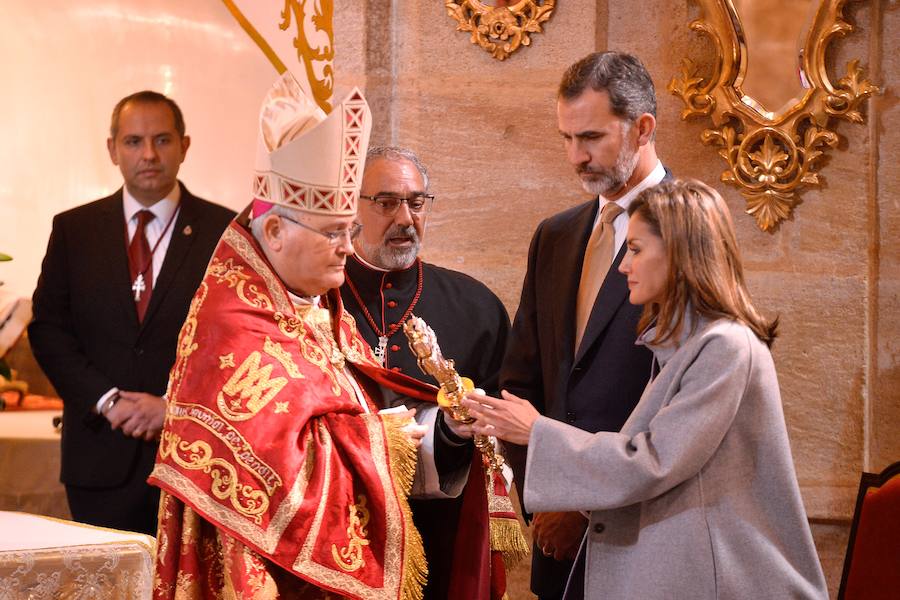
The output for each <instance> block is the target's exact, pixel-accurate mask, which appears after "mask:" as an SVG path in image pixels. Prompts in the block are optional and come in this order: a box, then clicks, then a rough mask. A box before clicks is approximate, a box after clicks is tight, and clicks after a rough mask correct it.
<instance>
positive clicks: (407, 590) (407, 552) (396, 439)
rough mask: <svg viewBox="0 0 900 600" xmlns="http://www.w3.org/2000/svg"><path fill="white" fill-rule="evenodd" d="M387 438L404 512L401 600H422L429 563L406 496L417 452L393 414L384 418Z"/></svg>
mask: <svg viewBox="0 0 900 600" xmlns="http://www.w3.org/2000/svg"><path fill="white" fill-rule="evenodd" d="M382 420H383V422H384V429H385V433H386V435H387V442H388V455H389V457H390V463H391V473H392V475H393V480H394V486H395V488H396V494H397V501H398V502H399V504H400V511H401V512H402V513H403V522H404V525H405V527H404V532H405V534H406V536H405V539H406V547H405V548H404V552H403V583H402V589H401V590H400V597H401V599H402V600H422V598H423V597H424V594H423V591H422V588H423V587H424V586H425V583H426V582H427V581H428V563H427V562H426V560H425V548H424V546H423V545H422V536H421V535H420V534H419V530H418V529H416V526H415V524H414V523H413V519H412V510H410V508H409V502H408V501H407V496H409V492H410V490H412V484H413V478H414V477H415V475H416V460H417V458H418V452H417V450H416V446H415V444H413V442H412V440H411V439H410V437H409V435H407V433H406V432H405V431H403V430H402V429H401V428H402V427H403V426H404V425H406V424H407V421H406V419H404V420H402V421H401V420H400V419H397V418H396V417H393V416H392V415H390V414H388V415H382Z"/></svg>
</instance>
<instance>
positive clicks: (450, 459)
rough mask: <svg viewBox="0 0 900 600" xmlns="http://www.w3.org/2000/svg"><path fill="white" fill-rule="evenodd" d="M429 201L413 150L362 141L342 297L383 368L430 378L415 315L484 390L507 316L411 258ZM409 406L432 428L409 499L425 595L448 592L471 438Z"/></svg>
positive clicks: (482, 291)
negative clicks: (415, 337)
mask: <svg viewBox="0 0 900 600" xmlns="http://www.w3.org/2000/svg"><path fill="white" fill-rule="evenodd" d="M433 201H434V196H433V195H431V194H429V193H428V173H427V171H426V169H425V167H424V165H422V163H421V162H420V161H419V159H418V158H417V157H416V155H415V154H413V153H412V152H411V151H409V150H406V149H403V148H392V147H376V148H372V149H370V150H369V152H368V156H367V158H366V168H365V173H364V175H363V180H362V185H361V188H360V202H359V214H358V219H359V221H360V222H361V223H362V225H363V230H362V234H361V235H360V236H359V238H357V240H356V241H355V243H354V245H355V247H356V255H355V256H352V257H350V258H348V260H347V267H346V281H345V283H344V285H343V286H341V297H342V299H343V301H344V307H345V309H346V310H348V311H349V312H350V313H351V314H352V315H353V317H354V318H355V319H356V322H357V325H358V327H359V331H360V333H361V334H362V336H363V338H365V340H366V341H367V342H368V343H369V344H371V345H372V348H373V349H374V350H375V354H376V356H378V357H380V358H381V360H382V361H383V363H384V365H385V366H386V367H387V368H389V369H393V370H395V371H399V372H402V373H404V374H406V375H409V376H411V377H415V378H417V379H421V380H423V381H427V382H428V383H432V384H433V383H435V382H434V381H433V380H432V379H431V378H430V376H427V375H425V374H423V373H422V372H421V371H420V370H419V367H418V365H417V363H416V358H415V356H414V355H413V353H412V351H411V350H410V349H409V344H408V343H407V340H406V336H405V334H404V333H403V323H404V322H405V321H406V320H407V319H408V318H409V316H410V315H411V314H414V315H416V316H417V317H421V318H422V319H424V320H425V322H426V323H427V324H428V325H429V326H430V327H431V328H432V329H433V330H434V332H435V334H436V335H437V339H438V343H439V344H440V346H441V350H442V353H443V355H444V356H445V357H447V358H452V359H453V360H454V361H455V363H456V369H457V371H458V372H459V374H460V375H462V376H463V377H469V378H471V379H472V380H473V381H474V382H475V385H477V386H479V387H481V388H483V389H484V390H485V391H486V392H487V393H488V394H491V393H493V392H496V391H497V384H498V375H499V371H500V364H501V362H502V360H503V354H504V351H505V347H506V338H507V334H508V332H509V327H510V324H509V317H508V315H507V313H506V309H505V308H504V306H503V304H502V303H501V302H500V300H499V299H498V298H497V296H495V295H494V293H493V292H491V291H490V290H489V289H488V288H487V287H486V286H485V285H484V284H482V283H481V282H479V281H477V280H475V279H473V278H471V277H469V276H468V275H464V274H463V273H459V272H457V271H451V270H449V269H444V268H441V267H438V266H435V265H431V264H428V263H425V262H423V261H422V260H421V259H420V258H418V254H419V250H420V249H421V244H422V237H423V234H424V231H425V221H426V218H427V216H428V211H429V210H430V208H431V205H432V203H433ZM400 401H401V400H399V399H397V400H395V402H400ZM391 402H392V399H390V398H387V399H385V403H386V404H391ZM416 408H417V411H418V414H417V420H419V422H420V423H421V424H425V425H429V431H430V433H429V434H428V435H426V438H425V440H424V441H423V444H422V447H421V448H420V452H419V466H418V469H419V473H417V477H416V481H417V483H416V485H415V486H414V488H413V494H412V497H411V498H410V506H411V507H412V511H413V519H414V520H415V524H416V527H417V528H418V529H419V531H420V532H421V534H422V538H423V541H424V544H425V555H426V558H427V559H428V571H429V576H428V585H427V587H426V589H425V597H426V598H434V599H437V598H447V597H448V596H447V590H448V586H449V583H450V581H449V580H450V573H451V571H452V562H453V555H454V545H455V541H456V531H457V521H458V519H459V515H460V508H461V504H462V502H461V494H462V491H463V488H464V486H465V483H466V478H467V476H468V467H469V464H470V463H471V460H472V452H473V445H472V441H471V434H470V433H469V432H468V430H467V428H466V427H464V426H460V425H459V424H456V423H453V422H452V420H451V419H449V418H445V415H444V413H443V412H442V411H440V410H439V409H438V408H437V406H436V405H425V406H422V405H419V406H417V407H416Z"/></svg>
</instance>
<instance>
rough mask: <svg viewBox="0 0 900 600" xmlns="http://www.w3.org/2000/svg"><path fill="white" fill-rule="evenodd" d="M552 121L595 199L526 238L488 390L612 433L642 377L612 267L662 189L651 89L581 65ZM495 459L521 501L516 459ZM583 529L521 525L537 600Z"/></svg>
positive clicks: (517, 450) (632, 72)
mask: <svg viewBox="0 0 900 600" xmlns="http://www.w3.org/2000/svg"><path fill="white" fill-rule="evenodd" d="M557 119H558V126H559V132H560V134H561V135H562V138H563V141H564V145H565V149H566V156H567V158H568V160H569V162H570V163H571V164H572V165H573V166H574V167H575V170H576V173H577V174H578V176H579V177H580V179H581V183H582V186H583V187H584V189H585V190H586V191H587V192H589V193H591V194H592V195H594V196H596V197H595V198H593V199H591V200H590V201H588V202H585V203H584V204H580V205H578V206H575V207H573V208H570V209H568V210H566V211H563V212H561V213H559V214H557V215H554V216H552V217H550V218H549V219H546V220H545V221H544V222H542V223H541V224H540V225H539V226H538V228H537V231H536V232H535V234H534V237H533V239H532V241H531V247H530V249H529V253H528V271H527V273H526V275H525V281H524V284H523V288H522V298H521V301H520V304H519V310H518V312H517V313H516V318H515V321H514V323H513V329H512V333H511V336H510V341H509V344H508V346H507V353H506V357H505V358H504V362H503V368H502V370H501V377H500V385H501V388H502V389H503V390H505V391H504V395H507V394H512V395H515V396H519V397H522V398H527V399H528V400H529V401H531V403H532V404H534V406H535V407H536V408H537V409H538V410H539V411H540V412H541V413H542V414H544V415H547V416H549V417H552V418H554V419H558V420H560V421H564V422H566V423H570V424H572V425H575V426H577V427H580V428H582V429H585V430H587V431H591V432H596V431H618V430H619V429H620V428H621V427H622V425H623V424H624V422H625V420H626V419H627V418H628V415H629V414H630V413H631V410H632V409H633V408H634V406H635V404H637V401H638V399H639V398H640V395H641V392H642V391H643V389H644V386H645V384H646V383H647V380H648V378H649V376H650V359H651V354H650V352H649V351H647V350H646V349H645V348H643V347H640V346H635V343H634V342H635V339H636V338H637V331H636V327H637V322H638V318H639V317H640V314H641V310H642V307H640V306H633V305H631V304H629V302H628V286H627V283H626V279H625V276H623V275H622V274H621V273H619V272H618V269H617V267H618V265H619V262H620V261H621V260H622V256H623V255H624V253H625V244H624V240H625V232H626V229H627V224H628V215H627V208H628V204H629V203H630V202H631V201H632V200H633V199H634V197H635V196H637V194H638V193H640V192H641V191H642V190H644V189H646V188H648V187H651V186H654V185H656V184H657V183H659V182H660V181H661V180H662V179H663V178H664V177H666V171H665V169H664V168H663V166H662V164H661V163H660V161H659V159H658V158H657V156H656V150H655V147H654V136H655V130H656V97H655V93H654V89H653V82H652V81H651V79H650V75H649V74H648V73H647V71H646V69H645V68H644V66H643V65H642V64H641V62H640V61H639V60H638V59H637V58H636V57H634V56H630V55H627V54H622V53H618V52H602V53H594V54H591V55H589V56H587V57H585V58H583V59H582V60H580V61H578V62H577V63H575V64H573V65H572V66H571V67H569V69H568V70H567V71H566V73H565V75H564V76H563V80H562V82H561V83H560V86H559V93H558V102H557ZM507 455H508V459H509V461H510V464H511V466H512V467H513V470H514V471H515V475H516V482H517V484H518V485H519V493H520V497H521V493H522V488H521V482H523V481H524V480H525V448H524V447H520V446H508V447H507ZM586 526H587V519H585V518H584V516H582V515H581V514H580V513H577V512H574V513H538V514H535V515H534V516H533V530H532V531H533V536H534V541H535V548H534V554H533V560H532V575H531V586H532V590H533V591H534V592H535V593H536V594H537V595H538V596H539V597H540V598H541V599H542V600H544V599H551V598H552V599H556V598H560V597H561V596H562V594H563V591H564V588H565V585H566V580H567V579H568V576H569V572H570V571H571V569H572V567H573V561H574V559H575V556H576V553H577V550H578V546H579V543H580V542H581V539H582V537H583V535H584V532H585V528H586ZM574 581H575V583H576V585H581V582H582V581H583V578H580V579H579V578H574ZM570 592H574V593H573V594H572V595H569V596H567V597H580V596H579V595H578V594H579V592H578V590H570Z"/></svg>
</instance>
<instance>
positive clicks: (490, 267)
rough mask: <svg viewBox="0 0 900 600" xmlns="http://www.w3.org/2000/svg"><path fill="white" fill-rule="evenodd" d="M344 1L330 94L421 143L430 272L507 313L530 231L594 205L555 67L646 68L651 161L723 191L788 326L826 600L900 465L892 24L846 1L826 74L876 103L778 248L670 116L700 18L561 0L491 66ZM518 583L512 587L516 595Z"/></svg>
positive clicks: (794, 438) (698, 127)
mask: <svg viewBox="0 0 900 600" xmlns="http://www.w3.org/2000/svg"><path fill="white" fill-rule="evenodd" d="M336 4H339V5H340V6H337V7H336V14H335V30H336V32H337V34H336V35H337V45H338V47H337V51H338V59H337V63H336V67H337V73H338V85H339V86H346V85H349V84H358V85H362V86H364V87H365V89H366V93H367V95H368V97H369V98H370V101H371V103H372V106H373V111H374V112H375V123H376V129H375V131H373V141H376V142H391V143H398V144H402V145H406V146H409V147H412V148H414V149H415V150H417V151H418V152H419V153H420V154H421V156H422V157H423V159H424V160H425V162H426V163H427V164H428V165H430V167H431V172H432V181H433V184H432V188H433V191H434V193H435V194H436V195H437V198H438V199H437V201H436V204H435V211H434V212H433V214H432V215H431V217H430V222H429V225H428V233H427V241H426V257H427V259H428V260H430V261H432V262H435V263H438V264H442V265H445V266H448V267H451V268H455V269H458V270H461V271H464V272H467V273H469V274H471V275H473V276H475V277H477V278H479V279H481V280H482V281H484V282H485V283H487V284H488V285H489V286H490V287H491V288H492V289H493V290H494V291H495V292H496V293H497V294H498V295H499V296H500V297H501V299H502V300H503V301H504V303H505V304H506V306H507V308H508V309H509V311H510V314H511V315H512V314H514V312H515V310H516V306H517V304H518V294H519V291H520V288H521V282H522V277H523V274H524V271H525V258H526V252H527V249H528V243H529V240H530V237H531V234H532V232H533V230H534V228H535V226H536V225H537V224H538V223H539V222H540V220H541V219H543V218H544V217H546V216H548V215H550V214H552V213H554V212H556V211H559V210H561V209H563V208H566V207H569V206H571V205H573V204H575V203H577V202H580V201H582V200H583V199H584V198H585V196H584V194H583V192H582V191H581V188H580V185H579V184H578V182H577V180H576V179H575V177H574V175H573V173H572V169H571V168H570V167H569V165H567V164H566V162H565V160H564V156H563V152H562V144H561V141H560V139H559V137H558V134H557V132H556V120H555V97H554V96H555V87H556V85H557V83H558V80H559V77H560V75H561V73H562V71H563V69H564V68H565V67H566V66H567V65H568V64H570V63H572V62H574V61H575V60H577V59H578V58H580V57H581V56H583V55H585V54H587V53H588V52H591V51H594V50H598V49H599V50H602V49H607V48H609V49H619V50H625V51H629V52H632V53H635V54H637V55H639V56H640V57H641V58H642V59H643V61H644V62H645V64H646V65H647V68H648V69H649V70H650V73H651V74H652V76H653V78H654V81H655V82H656V84H657V95H658V102H659V115H658V117H659V134H658V141H657V146H658V151H659V154H660V156H661V157H662V160H663V161H664V162H665V163H666V165H667V166H668V167H669V168H670V169H671V170H672V171H673V172H674V173H675V174H676V175H677V176H688V177H696V178H699V179H702V180H704V181H706V182H709V183H713V184H715V185H716V187H717V189H719V190H720V191H721V192H722V193H723V195H724V196H725V198H726V199H727V201H728V203H729V206H730V207H731V209H732V211H733V214H734V216H735V218H736V224H737V229H738V236H739V239H740V242H741V246H742V249H743V252H744V259H745V264H746V268H747V271H748V275H749V280H750V286H751V288H752V291H753V293H754V295H755V297H756V300H757V302H758V304H759V305H760V307H761V308H763V309H764V310H765V311H766V312H767V313H769V314H778V315H780V317H781V323H782V327H781V332H782V333H781V338H780V339H779V340H778V341H777V342H776V344H775V347H774V354H775V360H776V364H777V366H778V370H779V376H780V381H781V387H782V393H783V396H784V406H785V417H786V420H787V423H788V428H789V432H790V436H791V442H792V446H793V451H794V460H795V464H796V467H797V473H798V478H799V481H800V484H801V488H802V491H803V496H804V500H805V503H806V506H807V510H808V513H809V516H810V519H811V521H812V523H813V529H814V534H815V538H816V543H817V546H818V549H819V552H820V555H821V557H822V560H823V564H824V566H825V569H826V572H827V576H828V582H829V588H830V590H831V592H832V595H836V594H837V588H838V585H839V581H840V571H841V566H842V562H843V556H844V550H845V546H846V541H847V535H848V523H849V518H850V516H851V513H852V509H853V501H854V498H855V494H856V489H857V485H858V481H859V475H860V472H861V471H862V470H868V471H878V470H881V469H882V468H883V467H884V466H886V465H887V464H889V463H891V462H893V461H895V460H898V459H900V391H898V390H900V367H898V353H900V342H898V340H900V335H898V334H900V251H898V250H900V211H898V208H900V207H898V203H900V198H898V193H897V189H898V186H900V181H898V179H900V174H898V169H897V168H896V167H895V165H894V163H893V161H892V157H894V156H897V155H898V153H900V147H898V146H900V134H898V133H897V132H896V131H894V130H893V129H891V128H890V127H889V126H887V125H888V124H890V123H892V122H896V121H897V119H898V117H900V107H898V103H897V96H896V93H895V92H894V91H893V90H892V89H891V87H890V85H891V83H892V82H894V81H897V79H898V75H900V59H898V57H897V55H896V52H893V51H892V50H893V48H892V46H891V44H890V42H889V40H890V39H891V37H890V36H886V35H885V32H890V31H897V28H898V25H900V23H898V21H900V11H897V10H894V9H892V8H890V6H888V4H889V3H887V4H886V3H878V2H857V3H850V4H851V5H852V6H850V7H849V8H848V9H847V16H848V19H849V20H850V22H851V23H852V24H853V25H854V26H855V27H856V32H855V33H854V34H852V35H851V36H850V37H848V38H846V39H844V40H839V41H838V42H837V43H836V45H835V46H834V50H833V51H832V52H831V53H830V54H829V56H830V58H831V60H832V61H833V64H832V66H831V73H832V74H833V75H842V74H843V71H844V65H845V64H846V62H847V61H848V60H849V59H851V58H853V57H859V58H861V63H862V65H863V67H864V68H865V69H866V72H867V74H868V76H869V77H870V79H871V80H872V81H874V82H875V83H876V84H879V85H881V86H883V87H887V92H886V93H885V94H883V95H882V96H880V97H877V98H875V99H873V100H871V101H869V102H868V104H867V106H866V107H865V109H864V112H865V113H866V117H867V121H866V124H865V125H862V126H860V125H851V124H849V123H844V122H842V123H840V124H839V125H838V126H837V132H838V134H839V135H840V136H841V142H840V144H839V148H838V149H837V151H833V152H830V153H829V157H828V158H826V159H825V160H824V161H823V162H824V165H825V167H824V173H823V177H822V180H823V184H822V186H821V187H820V188H819V189H816V190H811V191H806V192H805V193H804V194H803V196H802V199H803V202H802V204H801V205H800V206H799V208H798V210H797V212H796V216H795V219H794V220H792V221H789V222H787V223H785V224H784V225H782V226H781V227H780V228H779V229H778V230H777V231H776V232H775V233H773V234H770V233H763V232H761V231H760V230H759V229H757V227H756V225H755V222H754V220H753V219H752V218H750V217H749V216H747V215H744V214H743V210H744V201H743V198H742V197H741V196H740V194H739V193H738V192H737V191H736V190H735V189H734V188H731V187H726V186H725V185H724V184H721V183H719V182H718V178H719V174H720V173H721V171H722V169H723V165H724V163H723V162H722V161H721V159H720V158H719V157H718V156H717V155H716V152H715V150H714V149H712V148H710V147H705V146H703V145H702V144H701V142H700V133H701V131H702V130H703V129H704V128H705V127H706V126H707V123H705V122H703V121H700V120H697V121H690V122H683V121H681V120H680V119H679V113H680V111H681V108H682V105H681V101H680V100H679V99H677V98H676V97H674V96H672V95H670V94H668V93H667V92H666V91H665V88H666V84H667V83H668V81H669V80H670V79H671V78H672V76H673V75H675V74H676V73H677V72H678V69H679V66H680V60H681V58H682V57H683V56H692V57H694V58H695V59H696V60H699V62H701V63H702V62H703V61H704V60H706V61H707V62H708V61H709V57H710V49H709V47H708V46H707V45H706V43H705V42H703V41H702V40H701V39H700V38H699V37H697V36H696V34H694V33H693V32H691V31H690V30H689V29H688V27H687V24H688V22H689V20H690V19H692V18H694V17H696V16H697V9H696V7H695V6H694V5H692V4H690V3H688V2H686V1H680V0H678V1H676V0H646V1H644V2H640V3H635V2H609V1H603V0H597V1H590V0H565V1H564V2H559V3H558V6H557V9H556V12H555V14H554V15H553V18H552V19H551V20H550V22H549V23H547V24H546V27H545V33H543V34H538V35H535V36H534V38H533V43H532V46H531V47H530V48H524V49H522V50H520V51H519V52H518V53H516V54H515V55H513V57H512V58H510V59H509V60H507V61H505V62H500V61H498V60H495V59H493V58H491V57H490V56H489V55H488V54H487V53H486V52H485V51H483V50H481V49H480V48H478V47H477V46H474V45H472V44H470V43H469V38H468V34H465V33H460V32H456V31H455V27H454V25H455V24H454V22H453V21H452V20H451V19H450V18H449V17H448V16H447V15H446V14H445V10H444V8H443V3H442V2H414V1H412V0H393V1H391V2H388V1H385V0H357V1H355V2H349V1H348V2H340V3H336ZM704 57H705V58H704ZM882 157H884V160H882ZM526 588H527V585H526V581H525V580H524V577H518V578H517V579H516V581H514V585H513V587H512V591H513V592H514V595H513V596H512V597H514V598H517V597H525V596H524V595H523V596H519V595H518V594H524V592H521V590H524V589H526Z"/></svg>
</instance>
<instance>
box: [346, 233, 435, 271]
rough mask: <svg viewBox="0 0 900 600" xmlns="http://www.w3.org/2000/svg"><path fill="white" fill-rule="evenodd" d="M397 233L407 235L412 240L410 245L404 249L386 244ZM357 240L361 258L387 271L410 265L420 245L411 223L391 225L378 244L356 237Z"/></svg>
mask: <svg viewBox="0 0 900 600" xmlns="http://www.w3.org/2000/svg"><path fill="white" fill-rule="evenodd" d="M398 235H405V236H407V237H409V238H410V239H411V240H412V243H413V244H412V246H410V247H409V248H406V249H404V248H391V247H390V246H388V240H389V239H390V238H392V237H397V236H398ZM358 240H359V246H360V249H361V250H362V251H363V258H364V259H365V260H366V261H368V262H370V263H371V264H373V265H374V266H376V267H379V268H381V269H387V270H388V271H397V270H399V269H405V268H406V267H408V266H409V265H411V264H412V262H413V261H414V260H416V257H417V256H418V255H419V250H420V249H421V247H422V243H421V241H420V240H419V234H418V233H416V228H415V227H413V226H412V225H410V226H409V227H399V226H397V225H395V226H393V227H391V228H390V229H388V230H387V232H385V234H384V238H383V239H382V240H381V243H379V244H367V243H366V242H364V241H363V240H362V238H358Z"/></svg>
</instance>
